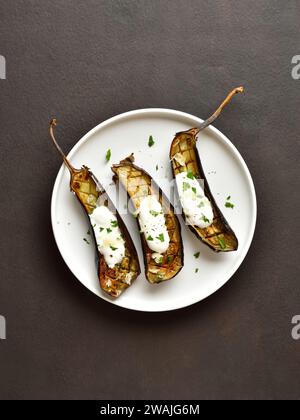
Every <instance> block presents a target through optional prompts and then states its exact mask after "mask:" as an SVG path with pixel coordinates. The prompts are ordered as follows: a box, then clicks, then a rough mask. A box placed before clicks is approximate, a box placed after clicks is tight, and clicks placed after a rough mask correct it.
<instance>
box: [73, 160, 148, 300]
mask: <svg viewBox="0 0 300 420" xmlns="http://www.w3.org/2000/svg"><path fill="white" fill-rule="evenodd" d="M70 187H71V190H72V191H73V192H74V193H75V194H76V196H77V198H78V199H79V201H80V203H81V204H82V206H83V207H84V209H85V210H86V212H87V214H91V213H92V212H93V211H94V209H95V208H96V206H97V205H107V206H108V205H109V206H110V208H111V206H112V204H111V202H110V201H109V199H108V197H107V195H106V193H105V191H104V190H103V189H102V187H101V186H100V185H99V183H98V181H97V180H96V179H95V177H94V176H93V174H91V172H90V171H89V170H88V168H86V167H83V168H82V169H81V170H80V171H76V172H75V173H74V175H73V176H72V178H71V183H70ZM117 219H118V223H119V226H120V228H121V231H122V234H123V237H124V238H125V243H126V246H125V257H124V258H123V260H122V262H121V264H119V265H116V266H115V267H114V268H109V267H108V266H107V264H106V262H105V259H104V257H103V256H102V254H101V253H100V252H98V254H99V267H98V272H99V280H100V285H101V288H102V289H103V290H104V291H105V292H106V293H108V294H109V295H111V296H113V297H118V296H119V295H120V294H121V293H122V292H123V291H124V290H125V289H127V288H128V287H129V286H130V285H131V283H132V282H133V281H134V280H135V279H136V278H137V276H138V275H139V273H140V268H139V262H138V257H137V252H136V250H135V248H134V245H133V242H132V240H131V238H130V237H129V233H128V231H127V229H126V227H125V225H124V223H123V222H122V220H121V218H120V216H119V215H118V214H117Z"/></svg>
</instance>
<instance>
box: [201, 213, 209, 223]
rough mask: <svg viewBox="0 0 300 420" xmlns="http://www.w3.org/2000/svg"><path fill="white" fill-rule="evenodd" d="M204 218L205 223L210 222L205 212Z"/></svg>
mask: <svg viewBox="0 0 300 420" xmlns="http://www.w3.org/2000/svg"><path fill="white" fill-rule="evenodd" d="M202 220H203V222H204V223H210V221H209V219H208V218H207V217H206V216H204V214H202Z"/></svg>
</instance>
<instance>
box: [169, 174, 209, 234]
mask: <svg viewBox="0 0 300 420" xmlns="http://www.w3.org/2000/svg"><path fill="white" fill-rule="evenodd" d="M176 183H177V188H178V193H179V198H180V202H181V206H182V209H183V211H184V214H185V216H186V221H187V223H188V224H189V225H192V226H198V227H200V228H201V229H204V228H207V227H209V226H210V225H211V224H212V223H213V219H214V213H213V209H212V205H211V202H210V201H209V199H208V198H207V197H206V196H205V194H204V191H203V189H202V187H201V185H200V183H199V182H198V180H197V179H196V178H195V177H194V176H193V175H192V174H191V173H188V172H181V173H180V174H178V175H176Z"/></svg>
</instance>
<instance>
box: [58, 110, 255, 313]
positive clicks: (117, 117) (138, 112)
mask: <svg viewBox="0 0 300 420" xmlns="http://www.w3.org/2000/svg"><path fill="white" fill-rule="evenodd" d="M145 114H161V115H163V114H165V115H166V114H168V115H172V116H179V117H183V118H189V119H193V120H195V121H198V122H199V124H201V123H202V122H203V119H201V118H199V117H197V116H195V115H192V114H189V113H187V112H183V111H178V110H175V109H169V108H142V109H135V110H131V111H127V112H123V113H121V114H118V115H115V116H112V117H110V118H108V119H106V120H105V121H102V122H101V123H99V124H97V125H96V126H95V127H93V128H92V129H91V130H89V131H88V132H87V133H86V134H85V135H84V136H83V137H81V138H80V139H79V140H78V141H77V142H76V143H75V145H74V146H73V147H72V149H71V150H70V151H69V153H68V154H67V157H68V159H71V158H72V156H73V155H74V154H75V153H76V152H77V150H78V149H79V148H80V147H81V146H82V145H83V144H85V143H86V142H87V141H88V140H89V138H90V137H91V136H93V135H94V134H95V133H96V132H97V131H99V130H102V129H104V128H105V127H107V126H109V125H111V124H114V123H115V122H118V121H120V120H123V119H127V118H128V117H134V116H136V115H145ZM208 128H209V129H210V130H212V131H213V132H214V134H216V135H217V137H221V139H222V141H224V142H225V144H226V146H227V147H229V148H230V150H231V151H232V152H233V154H234V155H235V157H236V158H238V161H239V163H240V164H241V165H242V167H243V170H244V173H245V175H246V177H247V182H248V185H249V187H250V191H251V198H252V201H253V209H252V210H253V218H252V220H251V229H250V234H249V236H248V239H247V242H246V244H245V246H244V248H243V252H242V254H241V256H240V258H239V260H238V261H237V262H236V263H235V264H234V265H233V268H232V269H231V270H230V271H229V274H228V275H227V276H226V277H227V279H226V280H225V281H224V282H223V283H222V285H221V286H218V287H216V288H215V289H214V290H213V291H212V292H210V293H209V294H207V295H206V296H205V297H202V298H200V299H199V298H197V297H195V298H194V299H189V300H188V301H187V299H185V300H183V303H182V304H180V305H176V307H173V306H171V307H166V308H164V309H156V308H153V309H151V308H147V309H142V308H137V307H135V306H130V305H124V304H122V301H118V300H117V299H116V300H112V299H110V297H109V296H105V295H104V294H103V295H99V294H98V291H97V290H96V289H94V288H92V287H91V288H90V287H88V286H86V285H85V284H84V283H83V281H82V280H81V279H80V278H79V277H77V275H76V274H75V273H74V271H73V270H72V268H71V266H69V264H68V263H67V261H66V259H65V256H64V254H63V252H62V250H61V248H60V245H59V241H58V237H57V234H56V229H55V228H57V226H56V223H55V220H54V219H55V216H54V215H55V202H56V200H57V196H58V190H59V185H60V182H61V181H62V177H63V173H64V170H65V168H64V164H62V165H61V166H60V168H59V170H58V173H57V175H56V177H55V181H54V186H53V189H52V195H51V205H50V209H51V225H52V232H53V236H54V239H55V242H56V246H57V248H58V250H59V253H60V255H61V257H62V258H63V260H64V263H65V264H66V266H67V267H68V269H69V270H70V272H71V273H72V274H73V276H74V277H75V278H76V279H77V281H79V282H80V283H81V284H82V285H83V286H84V287H85V288H86V289H87V290H89V292H91V293H93V294H94V295H96V296H97V298H100V299H103V300H104V301H106V302H108V303H111V304H113V305H115V306H118V307H121V308H124V309H128V310H133V311H137V312H147V313H159V312H170V311H175V310H179V309H183V308H186V307H189V306H192V305H195V304H196V303H199V302H202V301H204V300H206V299H207V298H209V297H210V296H212V295H214V294H215V293H216V292H217V291H219V290H221V289H222V288H223V287H224V286H225V285H226V284H227V283H228V282H229V281H230V279H231V278H232V277H233V275H234V274H235V273H236V272H237V271H238V269H239V267H240V266H241V265H242V263H243V261H244V260H245V258H246V256H247V254H248V252H249V249H250V246H251V244H252V241H253V238H254V234H255V229H256V224H257V196H256V191H255V186H254V182H253V179H252V176H251V173H250V170H249V168H248V166H247V164H246V162H245V160H244V158H243V157H242V155H241V153H240V152H239V150H238V149H237V147H236V146H235V145H234V144H233V143H232V142H231V141H230V140H229V138H227V137H226V136H225V134H223V133H222V132H221V131H220V130H219V129H217V128H216V127H214V126H213V125H210V126H209V127H208Z"/></svg>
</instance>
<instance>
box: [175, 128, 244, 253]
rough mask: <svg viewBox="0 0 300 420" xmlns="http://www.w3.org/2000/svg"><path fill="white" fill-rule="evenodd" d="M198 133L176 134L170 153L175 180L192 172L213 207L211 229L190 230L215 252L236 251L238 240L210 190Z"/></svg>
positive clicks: (193, 131)
mask: <svg viewBox="0 0 300 420" xmlns="http://www.w3.org/2000/svg"><path fill="white" fill-rule="evenodd" d="M197 133H198V130H197V129H191V130H189V131H185V132H181V133H178V134H176V136H175V138H174V140H173V142H172V145H171V151H170V160H171V163H172V169H173V175H174V178H175V177H176V176H177V175H178V174H179V173H181V172H190V173H192V174H193V175H194V176H195V177H196V178H197V179H199V180H203V181H204V193H205V195H206V197H207V198H208V199H209V201H210V202H211V204H212V207H213V213H214V219H213V223H212V224H211V225H210V226H209V227H207V228H205V229H201V228H200V227H197V226H191V225H189V228H190V229H191V231H192V232H194V233H195V234H196V235H197V237H198V238H200V239H201V240H202V241H203V242H204V243H205V244H206V245H208V246H209V247H210V248H211V249H213V250H214V251H216V252H229V251H235V250H237V248H238V240H237V237H236V235H235V234H234V232H233V230H232V229H231V227H230V226H229V224H228V223H227V221H226V219H225V218H224V216H223V214H222V212H221V211H220V209H219V208H218V206H217V204H216V201H215V199H214V197H213V195H212V193H211V190H210V188H209V185H208V182H207V179H206V176H205V173H204V170H203V167H202V164H201V160H200V156H199V153H198V150H197V146H196V141H197V137H196V136H197ZM183 216H184V214H183Z"/></svg>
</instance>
